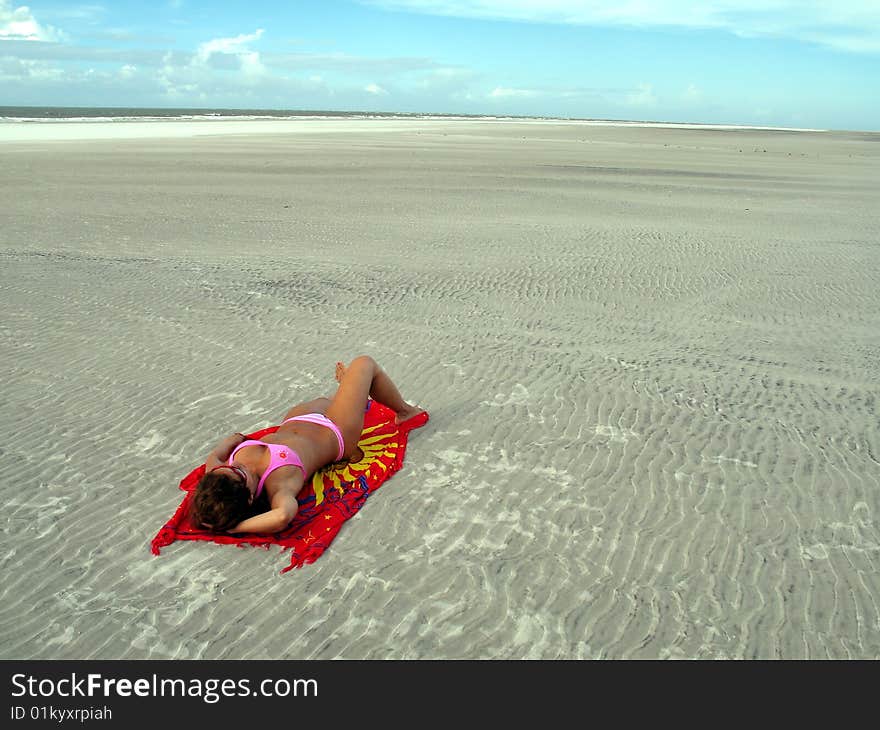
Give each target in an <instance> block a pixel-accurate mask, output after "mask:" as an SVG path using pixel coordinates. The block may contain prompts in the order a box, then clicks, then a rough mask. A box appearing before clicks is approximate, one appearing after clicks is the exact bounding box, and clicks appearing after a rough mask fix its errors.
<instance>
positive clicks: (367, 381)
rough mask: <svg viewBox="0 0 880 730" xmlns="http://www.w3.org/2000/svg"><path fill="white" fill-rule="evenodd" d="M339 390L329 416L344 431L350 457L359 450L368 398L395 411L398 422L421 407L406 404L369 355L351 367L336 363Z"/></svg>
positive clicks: (410, 415) (351, 364) (329, 408)
mask: <svg viewBox="0 0 880 730" xmlns="http://www.w3.org/2000/svg"><path fill="white" fill-rule="evenodd" d="M336 380H337V381H338V382H339V388H338V390H337V391H336V395H334V396H333V400H332V402H331V403H330V405H329V407H328V408H327V417H328V418H329V419H330V420H331V421H333V422H334V423H335V424H336V425H337V426H339V430H340V431H342V436H343V439H344V440H345V453H344V455H343V456H345V457H348V456H350V455H351V454H352V453H354V452H355V450H356V449H357V442H358V439H360V435H361V430H362V429H363V426H364V411H365V410H366V407H367V398H372V399H373V400H375V401H378V402H379V403H381V404H382V405H384V406H388V407H389V408H390V409H391V410H393V411H394V412H395V413H396V414H397V417H396V418H395V421H396V422H397V423H402V422H403V421H406V420H408V419H410V418H412V417H413V416H415V415H416V414H418V413H421V409H420V408H416V407H415V406H411V405H410V404H409V403H407V402H406V401H405V400H404V399H403V396H401V395H400V391H399V390H398V389H397V386H396V385H395V384H394V382H393V381H392V380H391V378H389V377H388V374H387V373H386V372H385V371H384V370H382V368H380V367H379V365H378V364H377V363H376V361H375V360H374V359H373V358H371V357H370V356H369V355H361V356H360V357H356V358H355V359H354V360H352V361H351V363H350V364H349V365H348V367H346V366H344V365H343V364H342V363H337V364H336Z"/></svg>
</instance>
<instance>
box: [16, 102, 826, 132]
mask: <svg viewBox="0 0 880 730" xmlns="http://www.w3.org/2000/svg"><path fill="white" fill-rule="evenodd" d="M304 119H313V120H321V119H382V120H395V121H396V120H417V121H423V120H424V121H428V120H437V121H471V122H480V121H502V122H529V123H534V122H545V123H554V124H581V125H587V126H614V127H618V126H632V127H649V128H651V127H653V128H671V129H712V130H725V129H727V130H740V129H741V130H762V131H781V132H827V131H830V130H827V129H820V128H811V127H777V126H763V125H749V124H708V123H707V124H704V123H699V122H670V121H660V120H638V119H589V118H576V117H529V116H517V115H510V116H507V115H491V114H445V113H417V112H374V111H331V110H309V109H305V110H277V109H211V108H167V109H165V108H148V107H34V106H0V124H34V123H36V124H47V123H49V124H51V123H55V124H57V123H98V122H112V123H115V124H118V123H124V122H172V121H173V122H187V121H194V122H212V121H216V122H219V121H257V120H264V121H268V120H277V121H283V120H304Z"/></svg>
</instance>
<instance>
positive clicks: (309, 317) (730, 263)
mask: <svg viewBox="0 0 880 730" xmlns="http://www.w3.org/2000/svg"><path fill="white" fill-rule="evenodd" d="M0 169H2V176H0V191H2V192H0V194H2V200H3V204H2V207H0V211H2V217H0V222H2V227H0V230H2V235H0V256H2V262H3V265H2V267H0V294H2V303H3V312H4V315H3V318H2V328H0V340H2V347H0V365H2V370H3V373H4V387H3V394H2V399H0V436H2V440H0V443H2V446H0V474H2V479H0V489H2V499H3V503H4V505H5V509H4V510H3V516H2V522H0V524H2V539H3V543H2V547H0V563H2V569H3V581H2V588H0V605H2V609H0V657H2V658H4V659H48V658H54V659H97V658H102V659H143V658H153V659H194V658H202V659H256V658H272V659H310V658H320V659H329V658H348V659H359V658H368V659H392V658H393V659H415V658H450V659H451V658H455V659H459V658H461V659H469V658H479V659H483V658H497V659H520V658H545V659H554V658H571V659H581V658H583V659H587V658H609V659H610V658H613V659H617V658H761V659H768V658H785V659H807V658H809V659H824V658H880V420H878V418H880V417H878V397H880V287H878V281H880V240H878V231H880V175H878V170H880V134H876V133H857V132H821V131H800V132H799V131H775V130H761V129H712V128H705V127H695V128H684V127H662V126H656V127H640V126H631V125H623V126H620V125H617V126H614V125H596V124H578V123H563V122H560V123H553V122H548V121H541V122H533V123H529V122H524V121H505V120H497V121H474V120H431V119H399V120H398V119H394V120H389V119H363V120H351V119H346V120H326V119H312V120H295V121H285V122H277V121H276V122H271V121H256V120H253V121H214V122H199V121H193V122H150V123H144V122H127V123H124V124H114V123H110V122H106V123H104V122H99V123H94V122H93V123H67V124H26V125H17V124H2V125H0ZM361 353H369V354H371V355H373V356H374V357H375V358H376V359H377V360H378V361H379V362H380V363H381V364H382V365H383V366H384V367H385V369H386V370H387V371H388V372H389V374H391V375H392V377H393V378H394V379H395V381H396V382H397V383H398V384H399V385H400V387H401V391H402V392H403V394H404V396H405V397H406V398H408V399H409V400H411V401H412V402H415V403H418V404H419V405H421V406H423V407H425V408H427V409H428V410H429V411H430V413H431V421H430V423H429V424H428V425H427V426H426V427H425V428H423V429H421V430H418V431H415V432H413V434H412V436H411V440H410V445H409V450H408V452H407V459H406V465H405V467H404V468H403V470H402V471H401V472H399V473H398V474H397V475H395V476H394V477H393V478H392V479H391V480H390V481H388V482H387V483H386V484H384V485H383V486H382V488H381V489H379V490H378V491H377V492H376V493H374V494H373V495H372V496H371V497H370V499H369V500H368V501H367V503H366V505H365V506H364V508H363V509H362V510H361V512H360V513H359V514H358V515H356V516H355V517H354V518H353V519H352V520H350V521H349V522H348V523H347V524H346V525H345V526H344V527H343V529H342V531H341V532H340V534H339V536H338V537H337V538H336V540H335V541H334V542H333V544H332V545H331V547H330V548H329V549H328V551H327V552H326V553H325V554H324V555H323V556H322V557H321V558H320V559H319V560H318V561H317V562H316V563H314V564H312V565H307V566H305V567H303V568H302V569H299V570H294V571H291V572H289V573H287V574H285V575H280V574H279V573H280V570H281V569H282V568H284V567H285V565H287V563H288V559H287V557H286V555H285V554H284V553H282V552H280V551H279V550H276V549H272V550H268V551H266V550H261V549H237V548H235V547H232V546H219V545H214V544H209V543H191V542H187V543H182V542H179V543H175V544H174V545H171V546H170V547H168V548H165V549H164V550H163V553H162V555H161V556H158V557H156V556H153V555H151V554H150V550H149V543H150V540H151V538H152V537H153V536H154V535H155V534H156V532H157V531H158V530H159V528H160V527H161V526H162V525H163V524H164V522H165V521H166V520H167V519H168V518H169V517H170V516H171V514H172V513H173V512H174V510H175V508H176V506H177V504H178V502H179V500H180V497H181V493H180V492H179V491H178V489H177V484H178V482H179V480H180V479H181V478H182V477H183V476H184V475H185V474H186V473H187V472H189V471H190V470H191V469H192V468H193V467H195V466H196V465H198V464H199V463H201V462H202V461H203V459H204V456H205V455H206V453H207V451H208V450H209V449H210V448H211V447H212V446H213V445H214V444H215V443H216V441H217V440H218V439H219V438H220V437H222V436H225V435H227V434H229V433H231V432H233V431H248V430H256V429H258V428H261V427H264V426H267V425H270V424H272V423H277V421H278V418H279V417H280V416H281V415H282V414H284V412H285V411H286V410H287V408H288V407H290V406H291V405H293V404H295V403H297V402H299V401H302V400H308V399H311V398H313V397H316V396H319V395H325V394H328V393H332V389H333V387H334V381H333V366H334V363H335V361H336V360H338V359H350V358H352V357H354V356H356V355H358V354H361Z"/></svg>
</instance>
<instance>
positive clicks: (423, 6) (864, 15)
mask: <svg viewBox="0 0 880 730" xmlns="http://www.w3.org/2000/svg"><path fill="white" fill-rule="evenodd" d="M360 2H361V3H363V4H366V5H376V6H379V7H383V8H388V9H394V10H409V11H412V12H418V13H426V14H431V15H446V16H457V17H466V18H485V19H499V20H516V21H524V22H536V23H561V24H571V25H593V26H618V27H620V26H625V27H642V28H645V27H647V28H651V27H666V28H670V27H674V28H691V29H716V30H725V31H728V32H730V33H734V34H736V35H741V36H747V37H755V36H769V37H779V38H795V39H797V40H801V41H806V42H810V43H818V44H820V45H825V46H829V47H832V48H836V49H838V50H844V51H850V52H855V53H880V2H878V1H877V0H653V1H652V2H639V1H637V0H634V1H632V2H619V1H617V2H615V1H613V0H360Z"/></svg>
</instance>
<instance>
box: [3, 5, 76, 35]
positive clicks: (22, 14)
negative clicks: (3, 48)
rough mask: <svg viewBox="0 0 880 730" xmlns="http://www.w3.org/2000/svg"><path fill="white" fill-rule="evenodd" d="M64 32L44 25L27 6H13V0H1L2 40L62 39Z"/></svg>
mask: <svg viewBox="0 0 880 730" xmlns="http://www.w3.org/2000/svg"><path fill="white" fill-rule="evenodd" d="M63 36H64V34H63V33H62V32H61V31H59V30H57V29H56V28H53V27H51V26H48V25H42V24H41V23H38V22H37V19H36V18H35V17H34V16H33V14H32V13H31V9H30V8H29V7H27V6H24V5H23V6H21V7H17V8H15V7H13V5H12V2H11V0H0V41H6V40H17V41H52V42H55V41H60V40H62V38H63Z"/></svg>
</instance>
